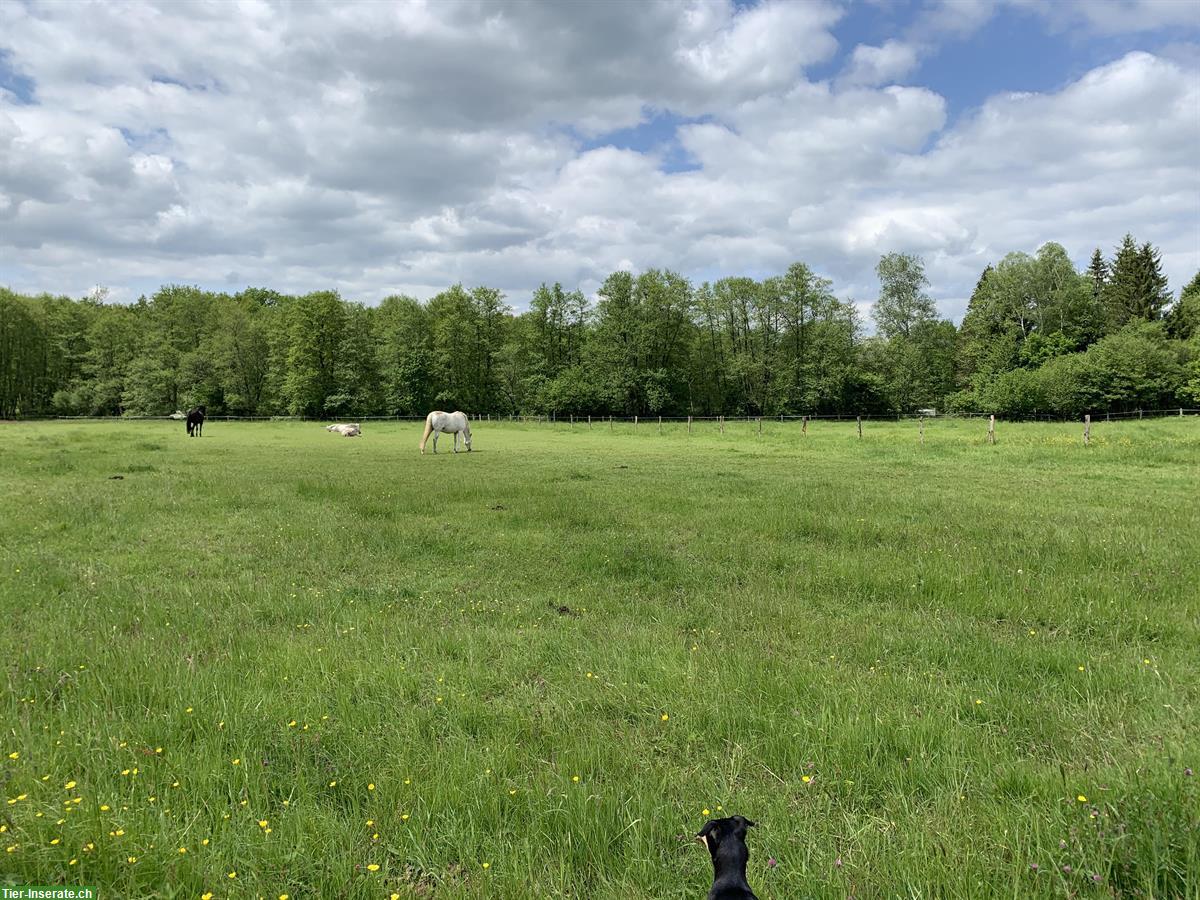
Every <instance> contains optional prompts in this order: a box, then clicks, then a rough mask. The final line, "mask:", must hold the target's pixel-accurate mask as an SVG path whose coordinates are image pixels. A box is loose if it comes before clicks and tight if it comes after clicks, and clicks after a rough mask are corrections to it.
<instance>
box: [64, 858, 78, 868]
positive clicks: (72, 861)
mask: <svg viewBox="0 0 1200 900" xmlns="http://www.w3.org/2000/svg"><path fill="white" fill-rule="evenodd" d="M77 862H79V860H77V859H72V860H71V861H70V862H69V863H67V865H68V866H73V865H75V863H77Z"/></svg>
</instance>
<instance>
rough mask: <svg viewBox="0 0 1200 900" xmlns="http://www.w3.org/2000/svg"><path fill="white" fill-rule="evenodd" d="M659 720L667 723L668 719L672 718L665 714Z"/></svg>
mask: <svg viewBox="0 0 1200 900" xmlns="http://www.w3.org/2000/svg"><path fill="white" fill-rule="evenodd" d="M659 718H661V719H662V720H663V721H664V722H665V721H667V720H668V719H670V718H671V717H670V716H668V715H667V714H666V713H663V714H662V715H661V716H660V717H659Z"/></svg>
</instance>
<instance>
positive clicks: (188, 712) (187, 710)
mask: <svg viewBox="0 0 1200 900" xmlns="http://www.w3.org/2000/svg"><path fill="white" fill-rule="evenodd" d="M184 712H185V713H187V714H188V715H189V716H190V715H191V714H192V708H191V707H190V706H189V707H188V708H187V709H185V710H184Z"/></svg>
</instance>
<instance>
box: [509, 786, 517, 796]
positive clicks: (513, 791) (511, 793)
mask: <svg viewBox="0 0 1200 900" xmlns="http://www.w3.org/2000/svg"><path fill="white" fill-rule="evenodd" d="M516 792H517V789H516V788H513V789H512V790H511V791H509V792H508V796H510V797H511V796H512V795H513V794H515V793H516Z"/></svg>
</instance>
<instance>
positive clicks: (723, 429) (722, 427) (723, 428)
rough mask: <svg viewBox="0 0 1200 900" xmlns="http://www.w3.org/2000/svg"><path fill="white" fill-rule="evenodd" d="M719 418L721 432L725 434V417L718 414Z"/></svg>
mask: <svg viewBox="0 0 1200 900" xmlns="http://www.w3.org/2000/svg"><path fill="white" fill-rule="evenodd" d="M717 418H719V419H720V420H721V434H724V433H725V417H724V416H718V417H717Z"/></svg>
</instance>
